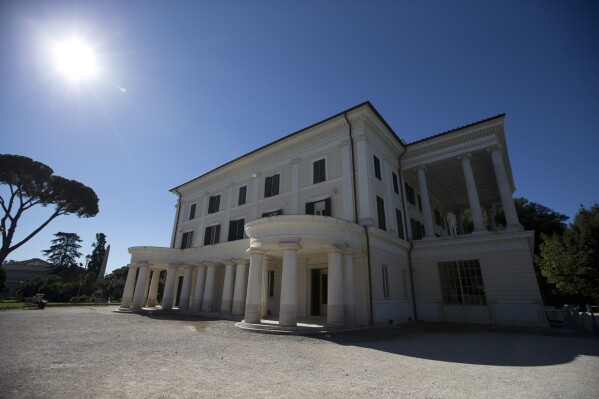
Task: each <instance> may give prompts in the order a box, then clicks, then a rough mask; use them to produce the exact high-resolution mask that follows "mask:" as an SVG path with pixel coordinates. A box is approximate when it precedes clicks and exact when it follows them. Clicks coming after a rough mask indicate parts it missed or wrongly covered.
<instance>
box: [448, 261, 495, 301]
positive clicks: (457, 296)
mask: <svg viewBox="0 0 599 399" xmlns="http://www.w3.org/2000/svg"><path fill="white" fill-rule="evenodd" d="M437 270H438V273H439V284H440V285H441V298H442V300H443V304H444V305H449V306H454V305H455V306H487V304H488V303H487V296H486V290H485V284H484V278H483V275H482V269H481V267H480V260H478V259H468V260H454V261H446V262H438V263H437Z"/></svg>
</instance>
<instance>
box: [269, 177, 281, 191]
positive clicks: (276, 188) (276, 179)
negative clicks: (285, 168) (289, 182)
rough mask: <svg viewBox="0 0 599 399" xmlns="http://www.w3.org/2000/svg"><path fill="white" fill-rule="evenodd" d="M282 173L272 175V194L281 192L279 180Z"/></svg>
mask: <svg viewBox="0 0 599 399" xmlns="http://www.w3.org/2000/svg"><path fill="white" fill-rule="evenodd" d="M280 177H281V176H280V175H274V176H273V177H272V190H271V193H272V195H278V194H279V180H280Z"/></svg>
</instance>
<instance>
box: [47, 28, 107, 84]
mask: <svg viewBox="0 0 599 399" xmlns="http://www.w3.org/2000/svg"><path fill="white" fill-rule="evenodd" d="M53 55H54V63H55V64H56V67H57V69H58V71H59V72H60V73H61V74H62V75H64V76H65V77H66V78H67V79H68V80H69V81H71V82H73V83H78V82H80V81H82V80H88V79H93V78H95V77H97V75H98V73H99V66H98V64H97V62H96V55H95V54H94V51H93V48H92V47H91V46H90V45H88V44H87V43H85V42H84V41H83V40H81V39H79V38H77V37H74V38H70V39H67V40H65V41H63V42H60V43H57V44H56V45H55V46H54V49H53Z"/></svg>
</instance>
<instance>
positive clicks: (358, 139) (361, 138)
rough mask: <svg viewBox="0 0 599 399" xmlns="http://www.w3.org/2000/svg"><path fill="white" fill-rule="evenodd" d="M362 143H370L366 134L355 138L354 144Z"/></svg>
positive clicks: (360, 134) (362, 133)
mask: <svg viewBox="0 0 599 399" xmlns="http://www.w3.org/2000/svg"><path fill="white" fill-rule="evenodd" d="M362 141H368V140H367V137H366V133H364V132H361V133H359V134H357V135H355V136H354V142H355V143H360V142H362Z"/></svg>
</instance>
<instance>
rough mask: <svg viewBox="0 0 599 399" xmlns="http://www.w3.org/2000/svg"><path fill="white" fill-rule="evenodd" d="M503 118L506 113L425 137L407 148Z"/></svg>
mask: <svg viewBox="0 0 599 399" xmlns="http://www.w3.org/2000/svg"><path fill="white" fill-rule="evenodd" d="M503 117H505V113H503V114H499V115H495V116H492V117H490V118H486V119H482V120H480V121H476V122H472V123H469V124H467V125H463V126H460V127H456V128H454V129H451V130H447V131H445V132H442V133H437V134H434V135H432V136H429V137H425V138H423V139H420V140H417V141H414V142H411V143H409V144H407V146H408V147H409V146H411V145H414V144H418V143H421V142H423V141H426V140H430V139H433V138H437V137H441V136H444V135H446V134H449V133H453V132H455V131H458V130H461V129H465V128H468V127H471V126H474V125H478V124H481V123H485V122H489V121H492V120H493V119H498V118H503Z"/></svg>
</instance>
